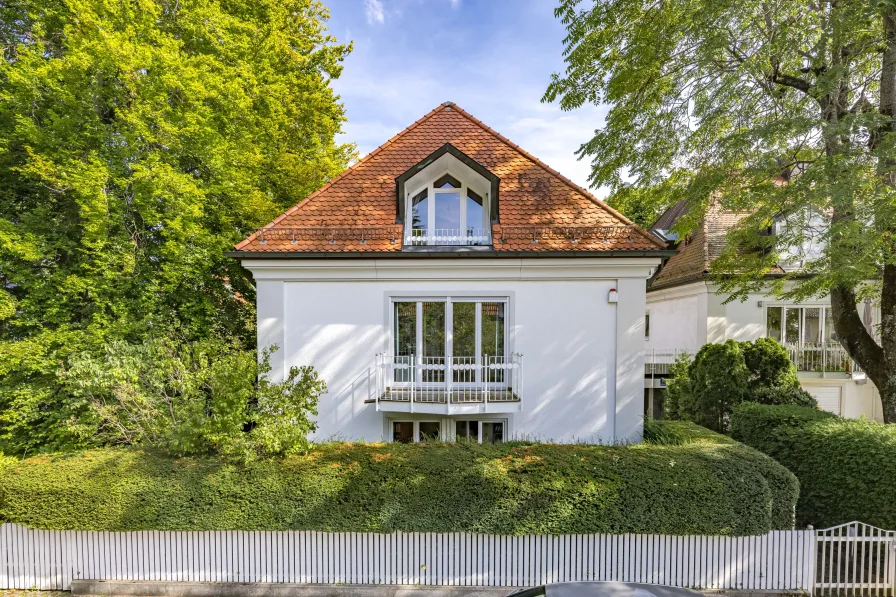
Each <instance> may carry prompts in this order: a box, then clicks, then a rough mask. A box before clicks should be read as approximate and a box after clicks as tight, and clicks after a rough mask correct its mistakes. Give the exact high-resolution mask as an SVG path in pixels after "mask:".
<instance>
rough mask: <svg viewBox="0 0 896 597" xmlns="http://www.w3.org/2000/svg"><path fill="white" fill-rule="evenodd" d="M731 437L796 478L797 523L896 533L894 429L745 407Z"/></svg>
mask: <svg viewBox="0 0 896 597" xmlns="http://www.w3.org/2000/svg"><path fill="white" fill-rule="evenodd" d="M732 434H733V435H734V437H735V438H736V439H738V440H740V441H742V442H744V443H746V444H749V445H751V446H753V447H755V448H757V449H759V450H761V451H763V452H765V453H766V454H768V455H769V456H771V457H772V458H774V459H775V460H777V461H778V462H780V463H781V464H783V465H784V466H786V467H787V468H788V469H790V470H791V471H793V473H794V474H796V476H797V478H799V481H800V497H799V502H798V505H797V522H798V524H800V525H806V524H812V525H815V526H816V527H829V526H834V525H838V524H842V523H845V522H851V521H853V520H859V521H862V522H866V523H868V524H873V525H876V526H879V527H883V528H887V529H892V528H896V426H893V425H882V424H880V423H874V422H872V421H866V420H849V419H841V418H840V417H837V416H835V415H833V414H830V413H826V412H823V411H820V410H817V409H813V408H805V407H798V406H767V405H760V404H753V403H745V404H742V405H740V406H739V407H738V408H737V409H735V411H734V414H733V416H732Z"/></svg>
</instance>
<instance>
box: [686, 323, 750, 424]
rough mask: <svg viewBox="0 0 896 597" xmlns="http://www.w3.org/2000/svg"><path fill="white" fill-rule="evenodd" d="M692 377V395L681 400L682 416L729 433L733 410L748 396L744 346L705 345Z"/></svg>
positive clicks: (732, 343) (690, 369)
mask: <svg viewBox="0 0 896 597" xmlns="http://www.w3.org/2000/svg"><path fill="white" fill-rule="evenodd" d="M688 378H689V381H688V386H687V387H688V392H687V393H685V394H684V395H683V396H681V398H679V401H678V410H679V412H680V413H681V415H682V416H683V417H684V418H686V419H688V420H691V421H694V422H696V423H697V424H699V425H703V426H704V427H708V428H709V429H712V430H713V431H720V432H724V431H727V429H728V419H729V417H730V415H731V409H732V408H734V406H735V405H737V404H740V403H741V402H742V401H743V400H744V397H745V396H747V394H748V384H749V381H750V371H749V370H748V369H747V365H746V363H745V362H744V355H743V351H742V350H741V347H740V343H739V342H735V341H734V340H728V341H727V342H725V343H724V344H706V345H704V346H703V347H702V348H701V349H700V350H699V351H698V352H697V355H696V356H695V357H694V362H693V363H691V365H690V366H689V367H688Z"/></svg>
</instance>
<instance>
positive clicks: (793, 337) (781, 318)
mask: <svg viewBox="0 0 896 597" xmlns="http://www.w3.org/2000/svg"><path fill="white" fill-rule="evenodd" d="M766 330H767V335H768V337H769V338H774V339H775V340H777V341H778V342H781V343H782V344H802V345H805V344H826V343H829V342H836V341H837V333H836V332H835V331H834V323H833V320H832V315H831V308H830V307H828V306H812V307H790V306H780V307H768V308H767V309H766Z"/></svg>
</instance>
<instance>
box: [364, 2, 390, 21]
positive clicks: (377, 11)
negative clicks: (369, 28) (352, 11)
mask: <svg viewBox="0 0 896 597" xmlns="http://www.w3.org/2000/svg"><path fill="white" fill-rule="evenodd" d="M364 14H365V15H367V23H368V24H369V25H374V24H380V25H382V24H383V23H385V22H386V12H385V11H384V10H383V3H382V1H381V0H364Z"/></svg>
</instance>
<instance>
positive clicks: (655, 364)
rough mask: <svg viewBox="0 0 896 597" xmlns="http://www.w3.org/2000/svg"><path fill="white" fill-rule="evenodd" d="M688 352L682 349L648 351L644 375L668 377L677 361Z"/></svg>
mask: <svg viewBox="0 0 896 597" xmlns="http://www.w3.org/2000/svg"><path fill="white" fill-rule="evenodd" d="M687 352H688V351H686V350H683V349H681V348H669V349H666V350H648V351H647V353H646V354H645V356H644V373H645V374H646V375H668V374H669V373H670V372H671V368H672V363H674V362H675V359H677V358H678V357H679V355H682V354H685V353H687Z"/></svg>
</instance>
